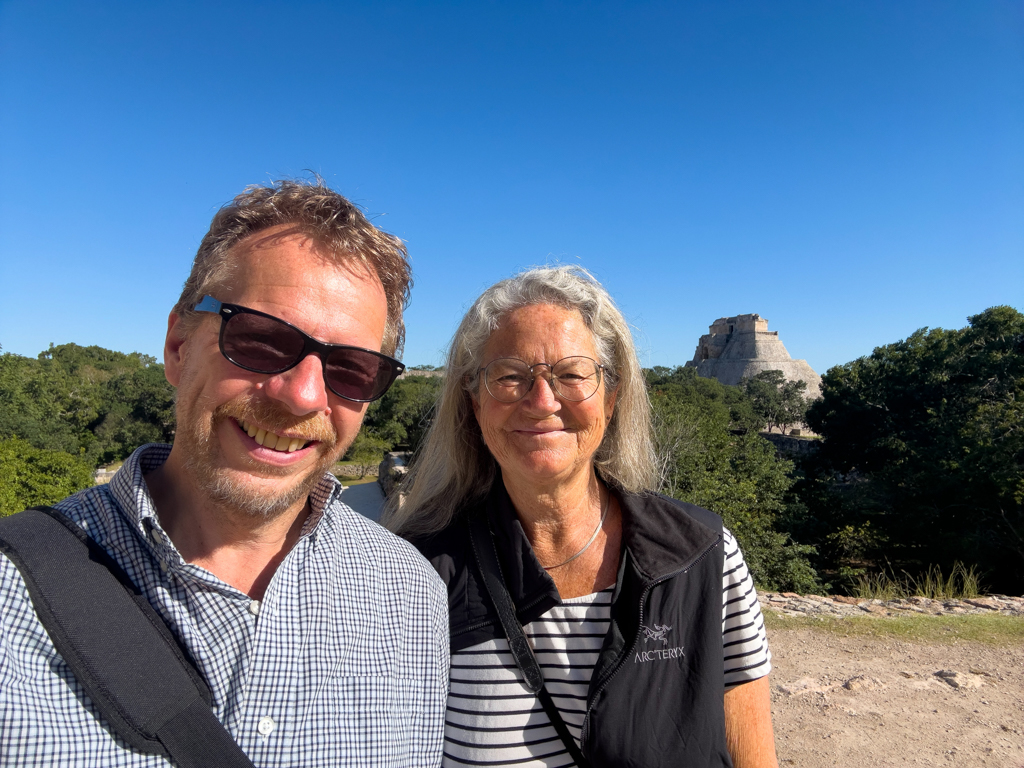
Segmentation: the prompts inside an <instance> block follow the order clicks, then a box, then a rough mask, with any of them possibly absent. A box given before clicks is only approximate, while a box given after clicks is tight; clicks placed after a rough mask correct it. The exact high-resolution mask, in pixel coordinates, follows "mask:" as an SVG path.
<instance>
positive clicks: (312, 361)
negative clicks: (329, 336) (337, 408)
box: [263, 354, 328, 416]
mask: <svg viewBox="0 0 1024 768" xmlns="http://www.w3.org/2000/svg"><path fill="white" fill-rule="evenodd" d="M263 391H264V392H266V393H267V395H268V396H269V397H271V398H273V399H274V400H277V401H278V402H279V403H281V404H282V405H283V406H284V407H285V408H287V409H288V411H290V412H291V413H293V414H294V415H296V416H305V415H306V414H307V413H316V412H317V411H322V410H324V409H326V408H327V406H328V402H327V386H326V385H325V384H324V366H323V363H322V362H321V361H320V358H319V356H317V355H315V354H312V355H307V356H306V357H305V359H303V360H302V361H300V362H299V364H298V365H296V366H295V367H294V368H290V369H288V370H287V371H285V372H284V373H277V374H274V375H273V376H271V377H270V378H268V379H267V380H266V382H265V383H264V385H263Z"/></svg>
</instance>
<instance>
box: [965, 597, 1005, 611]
mask: <svg viewBox="0 0 1024 768" xmlns="http://www.w3.org/2000/svg"><path fill="white" fill-rule="evenodd" d="M964 602H965V603H967V604H968V605H973V606H976V607H977V608H987V609H988V610H990V611H998V610H999V609H1000V607H1001V606H1000V605H999V603H997V602H996V601H995V600H990V599H989V598H987V597H970V598H967V599H966V600H964Z"/></svg>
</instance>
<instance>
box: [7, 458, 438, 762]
mask: <svg viewBox="0 0 1024 768" xmlns="http://www.w3.org/2000/svg"><path fill="white" fill-rule="evenodd" d="M169 451H170V446H165V445H148V446H143V447H142V448H140V449H139V450H137V451H136V452H135V453H134V454H133V455H132V456H131V458H130V459H128V461H126V462H125V464H124V466H123V467H122V468H121V470H120V471H119V472H118V473H117V474H116V475H115V476H114V477H113V479H112V480H111V482H110V484H109V485H105V486H98V487H96V488H91V489H89V490H86V491H82V492H81V493H78V494H76V495H74V496H72V497H70V498H68V499H65V500H64V501H62V502H61V503H60V504H58V505H57V508H58V509H59V510H60V511H61V512H63V513H64V514H65V515H68V516H69V517H71V518H72V519H74V520H76V521H77V522H78V523H79V524H80V525H81V526H82V528H83V529H84V530H85V531H86V532H87V533H88V534H89V535H90V536H92V538H93V539H95V540H96V541H97V542H98V543H99V544H100V545H101V546H103V547H104V549H106V550H107V552H109V553H110V554H111V555H112V556H113V558H114V559H115V560H116V561H117V562H118V563H119V564H120V565H121V567H122V568H124V569H125V571H127V573H128V575H129V576H130V577H131V578H132V580H133V581H134V582H135V583H136V584H137V585H138V586H139V588H140V589H141V590H142V591H143V592H144V593H145V595H146V596H147V597H148V598H149V601H150V603H152V604H153V607H154V608H155V609H156V610H157V611H158V612H159V613H160V614H161V615H162V616H163V618H164V619H165V620H166V621H167V623H168V624H169V625H170V626H171V627H172V628H173V630H174V631H175V633H176V634H177V636H178V637H179V638H180V639H181V640H182V641H184V644H185V645H186V646H187V647H188V649H189V651H190V652H191V654H192V657H193V658H194V659H195V661H196V663H197V664H198V666H199V668H200V670H201V671H202V672H203V674H204V676H205V677H206V680H207V682H208V683H209V685H210V688H211V689H212V691H213V711H214V713H215V714H216V715H217V717H218V718H219V719H220V721H221V722H222V723H223V724H224V725H225V726H226V727H227V729H228V731H230V733H231V735H232V736H233V737H234V738H235V740H236V741H237V742H238V744H239V745H240V746H241V747H242V749H243V750H244V751H245V752H246V754H248V755H249V758H250V759H251V760H252V762H253V763H254V764H255V765H257V766H261V767H262V766H331V767H332V768H333V767H334V766H396V767H398V766H402V767H403V768H404V767H405V766H436V765H440V763H441V749H442V742H443V736H444V710H445V699H446V697H447V694H448V609H447V605H448V603H447V593H446V591H445V587H444V584H443V583H442V582H441V580H440V579H439V578H438V577H437V575H436V574H435V572H434V569H433V568H432V567H431V566H430V565H429V563H427V561H426V560H424V559H423V558H422V557H421V556H420V554H419V553H418V552H416V550H415V549H413V548H412V547H411V546H410V545H409V544H407V543H406V542H404V541H402V540H400V539H398V538H397V537H395V536H393V535H392V534H390V533H388V532H387V531H385V530H384V529H383V528H381V527H380V526H379V525H377V524H376V523H373V522H370V521H369V520H366V519H365V518H363V517H361V516H360V515H358V514H356V513H355V512H353V511H352V510H351V509H350V508H349V507H347V506H346V505H344V504H342V503H341V501H340V499H339V497H340V495H341V487H340V485H339V484H338V483H337V481H336V480H334V478H333V477H330V476H326V477H325V478H324V479H323V480H322V481H321V482H320V484H319V485H318V486H317V487H316V489H315V490H314V492H313V493H312V494H311V495H310V501H311V507H312V510H313V512H312V514H311V515H310V516H309V518H308V520H307V522H306V524H305V527H304V528H303V531H302V536H301V538H300V539H299V541H298V543H297V544H296V545H295V547H294V548H293V549H292V551H291V552H289V553H288V556H287V557H286V558H285V559H284V561H283V562H282V563H281V565H280V566H279V567H278V569H277V572H276V573H275V574H274V577H273V579H272V580H271V582H270V586H269V587H268V588H267V591H266V594H265V595H264V597H263V600H261V601H259V602H256V601H253V600H251V599H250V598H249V597H248V596H247V595H245V594H244V593H243V592H241V591H239V590H237V589H235V588H234V587H231V586H229V585H228V584H226V583H224V582H223V581H221V580H220V579H218V578H217V577H216V576H214V575H213V574H211V573H210V572H209V571H206V570H204V569H203V568H200V567H198V566H195V565H190V564H189V563H187V562H185V561H184V560H183V559H182V558H181V555H180V554H179V553H178V551H177V550H176V549H175V548H174V545H173V544H172V543H171V541H170V539H168V538H167V535H166V534H165V533H164V531H163V529H161V527H160V523H159V521H158V520H157V517H156V512H155V509H154V507H153V502H152V499H151V498H150V496H149V493H148V491H147V489H146V484H145V482H144V481H143V473H144V472H148V471H150V470H152V469H153V468H155V467H157V466H159V465H160V464H161V463H162V462H163V461H165V460H166V458H167V455H168V453H169ZM0 765H4V766H30V765H46V766H83V768H84V767H86V766H88V768H95V767H96V766H132V767H133V768H134V767H135V766H166V765H169V761H167V760H166V759H165V758H162V757H160V756H157V755H146V754H142V753H138V752H135V751H133V750H132V749H131V748H129V747H128V746H127V745H126V744H125V743H124V742H123V741H121V740H120V739H119V738H117V737H116V736H114V735H113V733H112V732H111V730H110V728H109V726H108V725H107V723H106V722H105V721H104V720H103V719H102V718H101V717H100V715H99V714H98V713H97V711H96V709H95V708H94V707H93V705H92V702H91V701H90V699H89V698H88V696H86V694H85V693H84V691H83V690H82V687H81V685H79V683H78V681H77V680H76V679H75V677H74V676H73V675H72V674H71V672H70V671H69V669H68V667H67V665H66V664H65V662H64V660H63V659H62V658H61V656H60V655H59V654H58V653H57V651H56V650H55V649H54V647H53V644H52V643H51V642H50V638H49V636H48V635H47V633H46V630H45V629H44V628H43V626H42V624H40V623H39V620H38V619H37V617H36V613H35V610H34V609H33V607H32V603H31V600H30V598H29V594H28V591H27V590H26V588H25V583H24V581H23V580H22V578H21V575H20V573H19V572H18V570H17V568H16V567H15V566H14V564H13V563H12V562H11V561H10V560H8V559H7V558H6V557H2V556H0Z"/></svg>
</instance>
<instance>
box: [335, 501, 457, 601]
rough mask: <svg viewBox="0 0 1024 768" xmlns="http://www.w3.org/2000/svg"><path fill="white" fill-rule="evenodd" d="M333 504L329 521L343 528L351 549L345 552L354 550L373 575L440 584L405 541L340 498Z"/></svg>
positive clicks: (413, 548) (427, 565)
mask: <svg viewBox="0 0 1024 768" xmlns="http://www.w3.org/2000/svg"><path fill="white" fill-rule="evenodd" d="M333 506H334V508H333V510H332V512H333V514H332V522H333V524H334V525H336V526H338V527H339V528H340V529H341V530H343V531H344V537H343V538H344V539H345V540H347V541H348V548H349V549H351V550H354V552H350V553H349V554H350V555H351V554H355V553H357V554H358V556H359V558H360V559H361V560H362V561H363V564H364V565H366V566H369V567H370V568H372V569H373V572H374V574H377V575H381V576H385V577H387V578H389V579H396V578H397V579H415V580H416V581H418V582H425V583H429V584H431V585H436V586H440V579H439V577H438V575H437V573H436V571H434V569H433V568H432V567H431V565H430V563H428V562H427V560H426V559H425V558H424V557H423V555H421V554H420V552H419V550H418V549H416V547H414V546H413V545H412V544H410V543H409V542H408V541H406V540H405V539H403V538H401V537H399V536H396V535H395V534H393V533H392V532H391V531H389V530H388V529H386V528H384V527H383V526H382V525H380V524H379V523H375V522H373V521H372V520H370V519H368V518H366V517H363V516H362V515H360V514H359V513H358V512H356V511H355V510H353V509H352V508H351V507H349V506H348V505H346V504H345V503H344V502H342V501H336V502H334V505H333Z"/></svg>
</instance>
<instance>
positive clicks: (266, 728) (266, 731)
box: [256, 717, 275, 736]
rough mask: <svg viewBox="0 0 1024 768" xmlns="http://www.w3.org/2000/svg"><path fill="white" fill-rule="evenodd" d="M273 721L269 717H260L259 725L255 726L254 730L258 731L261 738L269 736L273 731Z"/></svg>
mask: <svg viewBox="0 0 1024 768" xmlns="http://www.w3.org/2000/svg"><path fill="white" fill-rule="evenodd" d="M274 725H275V723H274V720H273V718H270V717H261V718H260V722H259V724H258V725H257V726H256V730H257V731H259V732H260V733H261V734H262V735H263V736H269V735H270V734H271V732H272V731H273V730H274Z"/></svg>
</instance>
